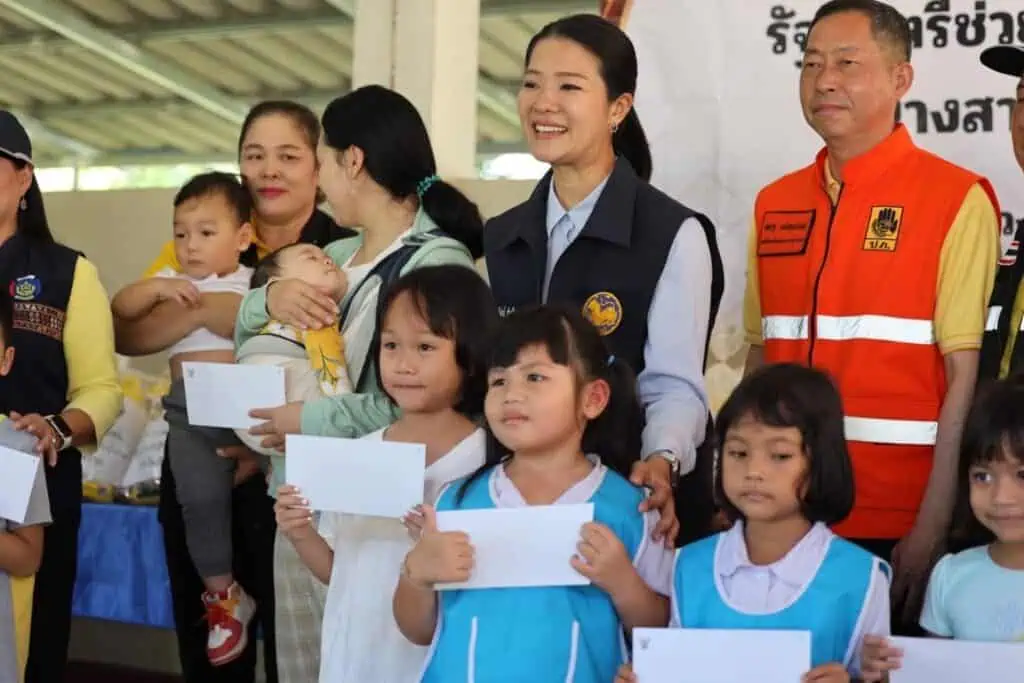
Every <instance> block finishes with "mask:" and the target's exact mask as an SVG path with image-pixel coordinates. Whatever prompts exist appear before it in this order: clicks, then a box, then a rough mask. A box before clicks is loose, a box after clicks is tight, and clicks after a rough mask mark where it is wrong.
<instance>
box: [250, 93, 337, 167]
mask: <svg viewBox="0 0 1024 683" xmlns="http://www.w3.org/2000/svg"><path fill="white" fill-rule="evenodd" d="M275 115H276V116H284V117H287V118H289V119H291V121H292V123H294V124H295V125H296V127H297V128H298V129H299V130H300V131H302V137H304V138H305V139H306V143H307V144H308V145H309V148H310V149H312V150H313V151H314V152H315V151H316V146H317V144H319V142H320V120H319V119H318V118H317V117H316V114H314V113H313V110H312V109H310V108H309V107H307V106H306V105H304V104H299V103H298V102H292V101H291V100H266V101H263V102H259V103H257V104H256V105H254V106H253V108H252V109H250V110H249V113H248V114H246V115H245V120H244V121H242V130H241V131H240V132H239V134H238V153H239V154H241V153H242V145H243V144H245V136H247V135H248V134H249V129H250V128H252V125H253V124H254V123H256V122H257V121H259V120H260V119H262V118H263V117H265V116H275Z"/></svg>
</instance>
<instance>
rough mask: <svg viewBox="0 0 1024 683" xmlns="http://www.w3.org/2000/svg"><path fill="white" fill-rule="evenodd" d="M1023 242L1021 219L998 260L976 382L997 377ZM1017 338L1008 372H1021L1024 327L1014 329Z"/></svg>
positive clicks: (1023, 272)
mask: <svg viewBox="0 0 1024 683" xmlns="http://www.w3.org/2000/svg"><path fill="white" fill-rule="evenodd" d="M1022 241H1024V221H1022V222H1020V223H1019V224H1018V225H1017V232H1016V234H1015V235H1014V236H1013V241H1012V243H1011V246H1010V250H1009V251H1008V252H1007V253H1006V255H1005V256H1004V257H1003V258H1002V259H1000V261H999V270H997V271H996V282H995V287H994V288H993V290H992V298H991V299H990V300H989V306H988V315H987V317H986V320H985V336H984V337H983V338H982V342H981V355H980V358H979V364H978V381H979V382H986V381H989V380H994V379H997V378H998V377H999V366H1000V364H1001V363H1002V359H1003V354H1005V353H1006V345H1007V344H1009V343H1010V340H1011V339H1013V334H1014V330H1012V329H1010V326H1011V324H1012V320H1011V318H1012V316H1013V308H1014V303H1015V302H1016V298H1017V292H1018V290H1019V289H1020V283H1021V280H1022V279H1024V258H1021V257H1020V243H1021V242H1022ZM1016 332H1017V341H1016V343H1015V344H1014V346H1013V352H1012V355H1011V356H1010V374H1013V373H1018V372H1022V371H1024V343H1022V342H1024V330H1017V331H1016Z"/></svg>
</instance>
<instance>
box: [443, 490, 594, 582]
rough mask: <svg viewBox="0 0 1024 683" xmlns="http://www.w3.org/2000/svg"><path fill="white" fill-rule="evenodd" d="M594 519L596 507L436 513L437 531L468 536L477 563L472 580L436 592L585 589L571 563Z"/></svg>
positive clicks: (584, 579)
mask: <svg viewBox="0 0 1024 683" xmlns="http://www.w3.org/2000/svg"><path fill="white" fill-rule="evenodd" d="M593 519H594V504H593V503H583V504H580V505H531V506H528V507H521V508H494V509H488V510H451V511H444V512H438V513H437V526H438V529H440V530H441V531H462V532H465V533H466V534H468V535H469V541H470V543H471V544H472V545H473V551H474V558H475V565H474V567H473V573H472V574H471V575H470V577H469V580H468V581H465V582H463V583H451V584H439V585H438V586H437V589H438V590H454V589H464V588H521V587H526V586H582V585H586V584H588V583H590V581H589V579H587V578H586V577H584V576H583V575H582V574H580V573H579V572H577V571H576V570H575V569H573V568H572V565H571V564H569V561H570V560H571V559H572V556H573V555H575V554H576V545H577V544H578V543H579V541H580V529H581V528H582V527H583V525H584V524H586V523H587V522H590V521H592V520H593Z"/></svg>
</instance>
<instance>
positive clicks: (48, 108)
mask: <svg viewBox="0 0 1024 683" xmlns="http://www.w3.org/2000/svg"><path fill="white" fill-rule="evenodd" d="M348 90H349V85H348V84H347V83H346V84H342V85H339V86H338V87H337V88H332V89H329V90H320V89H315V90H302V91H299V92H292V93H255V94H252V95H236V96H235V97H236V98H237V99H238V100H239V101H241V102H244V103H245V104H246V106H252V105H254V104H256V103H257V102H260V101H263V100H293V101H296V102H300V103H302V104H305V105H306V106H307V107H309V108H310V109H313V110H317V111H319V110H321V109H323V108H324V107H326V106H327V104H328V103H329V102H330V101H331V100H333V99H334V98H335V97H337V96H338V95H342V94H344V93H346V92H348ZM26 109H27V110H28V111H30V112H31V113H32V115H33V116H35V117H36V118H39V119H43V120H46V119H50V118H67V117H106V116H122V115H140V114H141V115H148V114H153V113H157V112H161V113H171V114H174V113H184V112H188V111H193V110H194V109H195V104H193V103H192V102H188V101H187V100H183V99H181V98H177V97H167V98H159V99H139V100H100V101H98V102H68V103H62V104H45V103H39V104H35V105H29V106H28V107H26Z"/></svg>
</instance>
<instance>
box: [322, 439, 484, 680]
mask: <svg viewBox="0 0 1024 683" xmlns="http://www.w3.org/2000/svg"><path fill="white" fill-rule="evenodd" d="M384 431H385V430H383V429H382V430H380V431H377V432H374V433H373V434H369V435H367V436H365V437H363V438H365V439H373V440H376V441H380V440H381V439H383V436H384ZM485 453H486V440H485V438H484V431H483V430H482V429H477V430H476V431H475V432H473V433H472V434H470V435H469V436H467V437H466V438H465V439H463V440H462V441H461V442H460V443H458V444H457V445H456V446H455V447H454V448H453V449H452V450H451V451H449V452H448V453H446V454H445V455H444V456H442V457H440V458H438V459H437V460H435V461H434V462H433V463H432V464H431V465H430V466H429V467H427V471H426V481H425V484H424V498H423V500H424V501H425V502H427V503H431V504H433V503H434V501H435V500H437V496H438V494H439V493H440V492H441V490H442V489H443V488H444V486H445V485H447V484H448V483H449V482H452V481H454V480H456V479H460V478H462V477H464V476H466V475H468V474H470V473H472V472H473V471H474V470H476V469H477V468H478V467H480V466H481V465H482V464H483V462H484V457H485ZM380 485H381V486H387V482H386V481H382V482H380ZM319 530H320V533H321V535H323V536H324V538H325V539H326V540H327V543H328V545H330V546H331V547H332V548H334V564H333V566H332V567H331V581H330V584H329V586H328V588H327V603H326V605H325V607H324V621H323V628H322V629H321V637H320V682H321V683H371V682H372V683H412V682H413V681H416V680H418V678H419V675H420V672H421V671H422V669H423V661H424V659H425V658H426V655H427V648H425V647H420V646H418V645H413V644H412V643H410V642H409V641H408V640H406V639H405V636H403V635H402V634H401V632H400V631H399V630H398V626H397V625H396V624H395V617H394V614H393V612H392V609H391V600H392V597H393V596H394V593H395V587H396V586H397V585H398V577H399V574H400V572H401V567H402V560H403V559H404V558H405V555H406V553H408V552H409V550H410V549H411V548H412V540H411V539H410V538H409V532H408V531H407V530H406V529H405V527H404V526H403V525H402V522H401V521H400V520H398V519H387V518H384V517H364V516H359V515H350V514H340V513H333V512H332V513H325V514H324V516H323V517H322V518H321V520H320V529H319Z"/></svg>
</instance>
